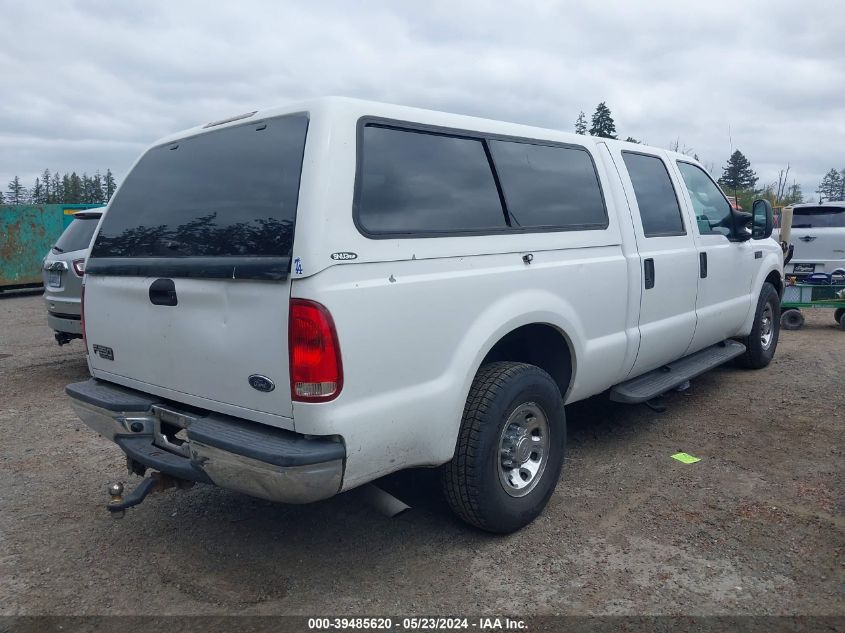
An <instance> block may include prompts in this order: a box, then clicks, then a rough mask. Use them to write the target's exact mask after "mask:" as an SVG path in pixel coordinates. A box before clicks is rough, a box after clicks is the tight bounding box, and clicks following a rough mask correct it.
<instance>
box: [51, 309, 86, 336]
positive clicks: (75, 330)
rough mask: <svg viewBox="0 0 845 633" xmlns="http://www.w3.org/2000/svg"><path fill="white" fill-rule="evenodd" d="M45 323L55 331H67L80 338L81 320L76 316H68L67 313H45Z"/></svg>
mask: <svg viewBox="0 0 845 633" xmlns="http://www.w3.org/2000/svg"><path fill="white" fill-rule="evenodd" d="M47 325H49V326H50V328H51V329H53V330H56V332H67V333H68V334H75V335H77V336H79V337H80V338H82V320H81V319H80V318H79V317H77V318H75V319H74V318H68V315H61V314H53V313H52V312H48V313H47Z"/></svg>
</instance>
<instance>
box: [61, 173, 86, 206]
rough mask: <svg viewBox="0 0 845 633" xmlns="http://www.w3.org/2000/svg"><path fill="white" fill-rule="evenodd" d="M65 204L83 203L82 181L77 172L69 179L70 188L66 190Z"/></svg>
mask: <svg viewBox="0 0 845 633" xmlns="http://www.w3.org/2000/svg"><path fill="white" fill-rule="evenodd" d="M64 202H67V203H69V204H79V203H80V202H82V179H81V178H80V177H79V176H77V175H76V172H75V171H74V172H71V174H70V177H69V178H68V188H67V189H65V199H64Z"/></svg>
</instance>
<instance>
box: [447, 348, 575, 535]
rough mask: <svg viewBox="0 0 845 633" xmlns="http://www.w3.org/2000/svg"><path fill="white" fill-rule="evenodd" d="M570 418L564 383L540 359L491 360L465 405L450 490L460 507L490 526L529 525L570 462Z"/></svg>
mask: <svg viewBox="0 0 845 633" xmlns="http://www.w3.org/2000/svg"><path fill="white" fill-rule="evenodd" d="M565 445H566V418H565V415H564V410H563V398H562V397H561V394H560V390H559V389H558V386H557V384H555V382H554V380H552V378H551V376H549V375H548V374H547V373H546V372H545V371H543V370H542V369H540V368H539V367H536V366H534V365H527V364H524V363H515V362H496V363H489V364H487V365H484V366H482V367H481V369H479V370H478V374H476V376H475V379H474V380H473V383H472V388H471V389H470V393H469V397H468V398H467V403H466V406H465V407H464V414H463V419H462V422H461V429H460V432H459V435H458V443H457V446H456V448H455V455H454V457H453V458H452V461H451V462H449V463H448V464H446V465H445V466H444V468H443V490H444V492H445V494H446V499H447V500H448V502H449V505H450V506H451V508H452V510H453V511H454V512H455V513H456V514H457V515H458V516H459V517H460V518H461V519H463V520H464V521H466V522H467V523H469V524H471V525H474V526H476V527H478V528H481V529H482V530H487V531H488V532H497V533H501V534H506V533H509V532H513V531H515V530H518V529H520V528H521V527H524V526H525V525H528V524H529V523H531V521H533V520H534V519H535V518H536V517H537V515H539V514H540V512H542V511H543V508H544V507H545V506H546V504H547V503H548V501H549V498H550V497H551V495H552V493H553V492H554V489H555V486H556V484H557V481H558V478H559V477H560V470H561V467H562V465H563V456H564V449H565Z"/></svg>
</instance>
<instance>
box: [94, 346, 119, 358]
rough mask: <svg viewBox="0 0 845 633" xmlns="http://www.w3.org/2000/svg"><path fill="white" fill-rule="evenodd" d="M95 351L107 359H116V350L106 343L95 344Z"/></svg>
mask: <svg viewBox="0 0 845 633" xmlns="http://www.w3.org/2000/svg"><path fill="white" fill-rule="evenodd" d="M93 347H94V353H95V354H96V355H97V356H99V357H100V358H103V359H105V360H114V350H113V349H112V348H111V347H106V346H105V345H94V346H93Z"/></svg>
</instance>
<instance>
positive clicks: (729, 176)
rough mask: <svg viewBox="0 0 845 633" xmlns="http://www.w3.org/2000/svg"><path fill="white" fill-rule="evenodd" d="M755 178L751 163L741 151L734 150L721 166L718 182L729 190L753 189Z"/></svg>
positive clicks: (755, 182)
mask: <svg viewBox="0 0 845 633" xmlns="http://www.w3.org/2000/svg"><path fill="white" fill-rule="evenodd" d="M757 180H758V178H757V174H755V173H754V170H752V169H751V163H750V162H748V159H747V158H746V157H745V156H744V155H743V153H742V152H740V151H739V150H736V151H735V152H734V153H733V154H731V157H730V158H729V159H728V164H727V165H725V167H724V168H723V170H722V177H721V178H719V184H720V185H722V187H724V188H725V189H729V190H730V191H753V190H754V186H755V185H756V184H757Z"/></svg>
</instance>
